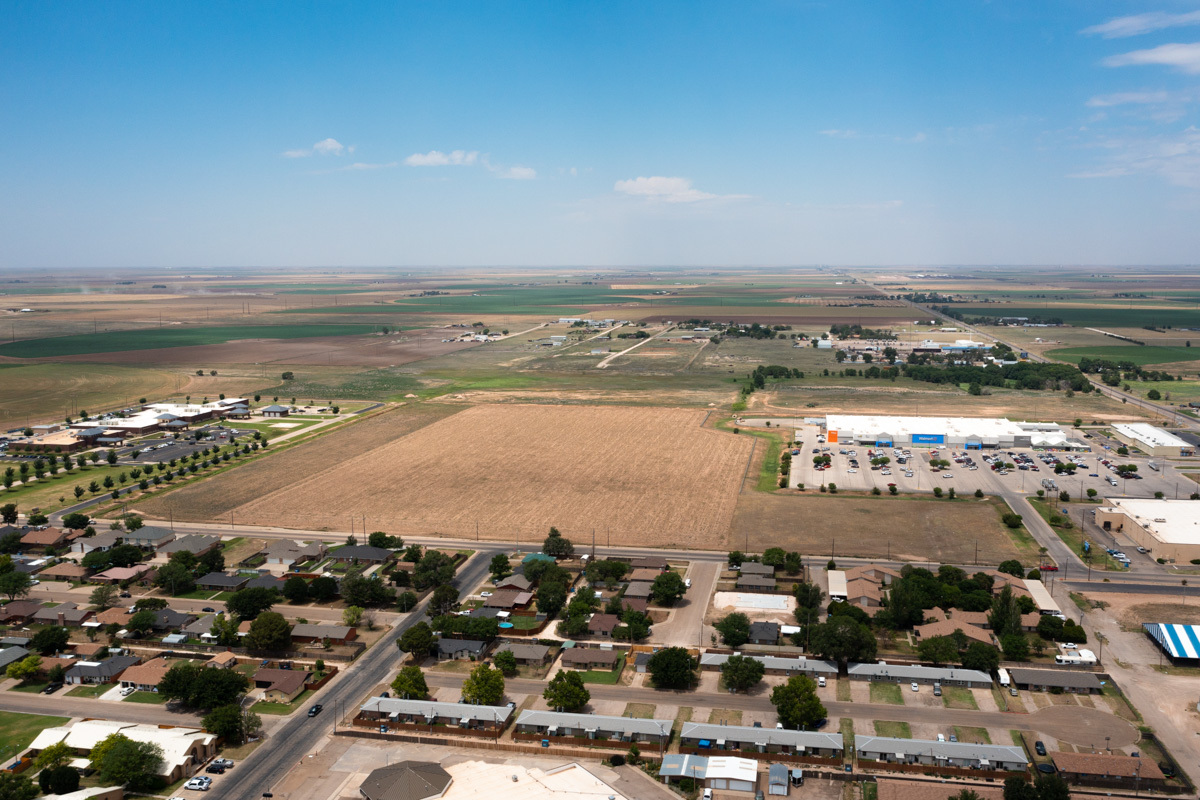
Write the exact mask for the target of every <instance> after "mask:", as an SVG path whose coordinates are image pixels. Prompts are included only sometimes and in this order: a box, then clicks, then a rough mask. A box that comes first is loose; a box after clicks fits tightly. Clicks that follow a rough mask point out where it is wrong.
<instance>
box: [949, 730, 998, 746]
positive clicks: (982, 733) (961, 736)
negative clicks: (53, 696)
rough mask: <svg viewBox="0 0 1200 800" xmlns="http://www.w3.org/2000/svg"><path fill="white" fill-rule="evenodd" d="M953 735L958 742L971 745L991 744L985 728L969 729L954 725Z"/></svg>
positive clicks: (990, 738)
mask: <svg viewBox="0 0 1200 800" xmlns="http://www.w3.org/2000/svg"><path fill="white" fill-rule="evenodd" d="M954 735H955V736H957V737H958V740H959V741H960V742H971V743H972V744H991V743H992V737H991V736H990V735H989V734H988V732H987V728H970V727H964V726H960V725H955V726H954Z"/></svg>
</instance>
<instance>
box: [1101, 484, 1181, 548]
mask: <svg viewBox="0 0 1200 800" xmlns="http://www.w3.org/2000/svg"><path fill="white" fill-rule="evenodd" d="M1107 503H1108V504H1107V505H1106V506H1104V507H1103V508H1097V509H1096V524H1097V525H1099V526H1100V527H1101V528H1104V530H1106V531H1120V532H1122V533H1124V534H1125V535H1126V536H1128V537H1129V538H1130V539H1132V540H1133V542H1134V543H1135V544H1137V545H1139V546H1141V547H1144V548H1146V549H1147V550H1149V551H1150V555H1151V556H1152V557H1153V558H1162V559H1166V560H1167V561H1174V562H1176V563H1186V562H1188V561H1191V560H1192V559H1194V558H1200V503H1197V502H1195V501H1194V500H1147V499H1132V498H1122V499H1120V500H1108V501H1107Z"/></svg>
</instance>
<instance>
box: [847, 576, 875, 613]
mask: <svg viewBox="0 0 1200 800" xmlns="http://www.w3.org/2000/svg"><path fill="white" fill-rule="evenodd" d="M846 602H848V603H850V605H854V606H858V607H859V608H863V609H869V608H879V607H881V606H882V605H883V592H882V590H881V589H880V588H879V584H877V583H875V582H874V581H873V580H871V579H870V578H855V579H854V580H848V581H846Z"/></svg>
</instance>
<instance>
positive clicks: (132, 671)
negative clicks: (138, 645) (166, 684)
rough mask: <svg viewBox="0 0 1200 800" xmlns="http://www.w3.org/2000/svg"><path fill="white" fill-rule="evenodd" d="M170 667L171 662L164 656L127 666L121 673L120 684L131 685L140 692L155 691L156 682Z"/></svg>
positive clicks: (159, 681) (159, 680)
mask: <svg viewBox="0 0 1200 800" xmlns="http://www.w3.org/2000/svg"><path fill="white" fill-rule="evenodd" d="M170 668H171V662H169V661H167V659H165V658H156V659H154V660H152V661H147V662H146V663H145V664H138V665H137V666H133V667H129V668H127V669H126V670H125V671H124V672H122V673H121V678H120V680H121V686H123V687H126V688H128V687H130V686H132V687H133V688H134V689H137V690H138V691H142V692H157V691H158V684H159V683H161V682H162V679H163V677H164V676H166V674H167V670H169V669H170Z"/></svg>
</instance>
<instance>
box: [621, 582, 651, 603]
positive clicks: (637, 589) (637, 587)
mask: <svg viewBox="0 0 1200 800" xmlns="http://www.w3.org/2000/svg"><path fill="white" fill-rule="evenodd" d="M650 586H651V584H649V583H647V582H646V581H637V582H636V583H631V584H629V586H627V587H625V593H624V594H622V595H621V597H622V598H626V597H639V598H641V599H643V600H645V599H647V598H648V597H650Z"/></svg>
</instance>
